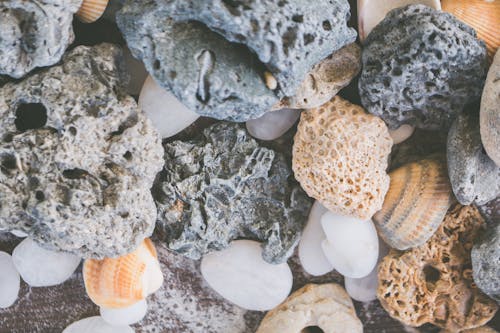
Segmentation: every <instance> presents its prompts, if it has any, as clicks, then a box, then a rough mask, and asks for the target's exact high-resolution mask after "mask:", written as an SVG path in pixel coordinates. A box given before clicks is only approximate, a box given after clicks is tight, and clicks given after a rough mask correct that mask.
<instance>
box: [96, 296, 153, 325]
mask: <svg viewBox="0 0 500 333" xmlns="http://www.w3.org/2000/svg"><path fill="white" fill-rule="evenodd" d="M99 310H100V313H101V317H102V319H104V321H105V322H107V323H108V324H110V325H113V326H126V325H132V324H134V323H137V322H139V321H141V320H142V318H144V316H145V315H146V312H147V310H148V303H147V302H146V300H145V299H143V300H142V301H139V302H137V303H135V304H133V305H131V306H128V307H126V308H121V309H106V308H103V307H100V309H99Z"/></svg>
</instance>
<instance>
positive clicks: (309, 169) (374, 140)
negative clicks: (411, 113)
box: [293, 96, 392, 220]
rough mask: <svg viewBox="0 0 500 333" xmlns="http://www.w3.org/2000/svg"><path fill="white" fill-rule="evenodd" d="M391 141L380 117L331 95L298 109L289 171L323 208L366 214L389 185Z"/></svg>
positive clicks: (373, 209)
mask: <svg viewBox="0 0 500 333" xmlns="http://www.w3.org/2000/svg"><path fill="white" fill-rule="evenodd" d="M391 147H392V139H391V137H390V135H389V131H388V129H387V126H386V125H385V124H384V122H383V121H382V120H381V119H380V118H378V117H375V116H373V115H370V114H367V113H366V112H365V111H364V110H363V108H361V107H360V106H357V105H354V104H351V103H349V102H348V101H346V100H343V99H342V98H340V97H338V96H337V97H335V98H333V99H332V100H331V101H330V102H328V103H326V104H324V105H322V106H320V107H319V108H316V109H311V110H308V111H306V112H303V113H302V115H301V118H300V122H299V125H298V128H297V134H296V135H295V141H294V145H293V171H294V172H295V177H296V178H297V180H298V181H299V182H300V184H301V185H302V188H303V189H304V190H305V191H306V192H307V194H308V195H309V196H311V197H313V198H315V199H316V200H318V201H319V202H321V204H323V205H324V206H325V207H326V208H328V209H329V210H331V211H333V212H335V213H338V214H341V215H346V216H354V217H357V218H360V219H363V220H368V219H370V218H371V217H372V216H373V214H375V212H377V211H378V210H379V209H380V208H381V207H382V203H383V201H384V196H385V194H386V192H387V190H388V188H389V181H390V180H389V176H388V175H387V173H386V169H387V163H388V158H389V154H390V152H391Z"/></svg>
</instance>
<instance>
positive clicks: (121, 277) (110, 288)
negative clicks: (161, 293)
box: [83, 239, 163, 308]
mask: <svg viewBox="0 0 500 333" xmlns="http://www.w3.org/2000/svg"><path fill="white" fill-rule="evenodd" d="M83 279H84V282H85V289H86V290H87V294H88V296H89V297H90V299H91V300H92V301H93V302H94V303H95V304H97V305H99V306H102V307H104V308H123V307H127V306H130V305H132V304H134V303H136V302H138V301H140V300H142V299H144V298H146V296H148V295H149V294H151V293H153V292H155V291H156V290H157V289H159V288H160V286H161V285H162V283H163V275H162V273H161V270H160V264H159V263H158V259H157V254H156V250H155V248H154V245H153V243H152V242H151V240H149V239H145V240H144V242H142V244H141V245H140V246H139V247H138V248H137V249H136V250H135V251H134V252H132V253H129V254H127V255H125V256H122V257H118V258H105V259H103V260H95V259H87V260H86V261H85V263H84V264H83Z"/></svg>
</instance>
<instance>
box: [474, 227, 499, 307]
mask: <svg viewBox="0 0 500 333" xmlns="http://www.w3.org/2000/svg"><path fill="white" fill-rule="evenodd" d="M497 222H498V221H497ZM471 256H472V272H473V275H474V282H475V283H476V284H477V286H478V287H479V288H480V289H481V290H482V291H483V292H484V293H486V294H487V295H488V296H490V297H491V298H493V299H494V300H496V301H497V303H500V280H499V277H500V224H497V225H496V226H495V227H494V228H489V229H487V230H486V232H485V233H484V234H483V235H482V238H481V239H479V240H478V242H476V243H475V244H474V247H473V248H472V254H471Z"/></svg>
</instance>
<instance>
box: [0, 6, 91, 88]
mask: <svg viewBox="0 0 500 333" xmlns="http://www.w3.org/2000/svg"><path fill="white" fill-rule="evenodd" d="M81 3H82V0H40V1H19V0H5V1H1V2H0V31H1V36H0V74H6V75H9V76H12V77H14V78H21V77H23V76H24V75H25V74H27V73H28V72H29V71H31V70H32V69H33V68H35V67H44V66H50V65H53V64H55V63H57V62H58V61H59V60H60V59H61V57H62V56H63V54H64V51H65V50H66V48H67V47H68V46H69V44H71V43H72V42H73V39H74V38H75V36H74V34H73V27H72V22H73V14H74V13H75V12H76V11H77V10H78V8H79V7H80V4H81Z"/></svg>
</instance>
